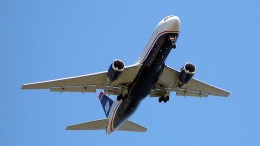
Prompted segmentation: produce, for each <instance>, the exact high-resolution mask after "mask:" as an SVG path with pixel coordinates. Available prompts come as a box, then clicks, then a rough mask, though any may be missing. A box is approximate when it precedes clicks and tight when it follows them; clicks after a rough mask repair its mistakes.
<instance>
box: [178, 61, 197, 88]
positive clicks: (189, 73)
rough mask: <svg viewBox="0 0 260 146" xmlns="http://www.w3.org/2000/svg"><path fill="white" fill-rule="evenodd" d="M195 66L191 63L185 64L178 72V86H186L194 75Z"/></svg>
mask: <svg viewBox="0 0 260 146" xmlns="http://www.w3.org/2000/svg"><path fill="white" fill-rule="evenodd" d="M195 70H196V68H195V65H193V64H192V63H189V62H188V63H186V64H185V65H184V66H183V67H182V68H181V71H180V74H179V81H180V84H179V86H183V85H184V84H187V83H188V82H189V81H190V79H191V78H192V77H193V75H194V74H195Z"/></svg>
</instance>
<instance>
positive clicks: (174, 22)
mask: <svg viewBox="0 0 260 146" xmlns="http://www.w3.org/2000/svg"><path fill="white" fill-rule="evenodd" d="M166 23H168V24H169V25H168V26H169V28H170V29H171V30H172V31H180V28H181V21H180V18H179V17H178V16H172V17H170V18H169V19H168V20H167V22H166Z"/></svg>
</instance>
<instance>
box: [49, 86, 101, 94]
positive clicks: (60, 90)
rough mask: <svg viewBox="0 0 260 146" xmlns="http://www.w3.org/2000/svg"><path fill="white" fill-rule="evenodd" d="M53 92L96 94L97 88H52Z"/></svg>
mask: <svg viewBox="0 0 260 146" xmlns="http://www.w3.org/2000/svg"><path fill="white" fill-rule="evenodd" d="M50 91H52V92H82V93H83V92H96V86H75V87H73V86H72V87H51V88H50Z"/></svg>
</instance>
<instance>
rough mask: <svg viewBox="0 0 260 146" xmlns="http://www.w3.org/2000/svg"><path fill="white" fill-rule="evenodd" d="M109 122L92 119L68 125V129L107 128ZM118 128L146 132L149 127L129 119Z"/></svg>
mask: <svg viewBox="0 0 260 146" xmlns="http://www.w3.org/2000/svg"><path fill="white" fill-rule="evenodd" d="M108 122H109V120H108V119H101V120H97V121H91V122H86V123H81V124H76V125H72V126H68V127H67V128H66V130H105V129H106V128H107V125H108ZM117 130H119V131H131V132H146V130H147V128H145V127H143V126H141V125H138V124H136V123H134V122H131V121H128V120H127V121H126V122H125V123H124V124H123V125H122V126H121V127H119V129H117Z"/></svg>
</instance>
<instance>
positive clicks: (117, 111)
mask: <svg viewBox="0 0 260 146" xmlns="http://www.w3.org/2000/svg"><path fill="white" fill-rule="evenodd" d="M180 27H181V23H180V19H179V17H178V16H173V15H171V16H167V17H165V18H163V19H162V20H161V21H160V22H159V24H158V25H157V26H156V28H155V30H154V32H153V34H152V36H151V38H150V40H149V41H148V43H147V45H146V46H145V48H144V50H143V52H142V54H141V56H140V57H139V59H138V60H137V62H136V63H135V64H133V65H130V66H126V67H125V65H124V63H123V61H121V60H119V59H116V60H114V61H113V62H112V64H111V65H110V66H109V68H108V71H103V72H98V73H93V74H87V75H81V76H74V77H68V78H62V79H56V80H49V81H42V82H35V83H29V84H24V85H22V89H49V90H50V91H53V92H82V93H84V92H96V90H97V89H101V90H103V91H104V92H100V94H99V96H98V98H99V100H100V102H101V104H102V107H103V110H104V112H105V115H106V118H105V119H101V120H96V121H91V122H86V123H81V124H76V125H72V126H68V127H67V128H66V129H67V130H106V134H111V133H112V132H113V131H115V130H119V131H133V132H145V131H146V130H147V128H145V127H143V126H141V125H139V124H136V123H134V122H132V121H130V120H129V118H130V117H131V115H133V114H134V112H135V111H136V110H137V108H138V106H139V105H140V103H141V101H143V99H145V98H146V97H147V96H148V95H149V96H150V97H158V101H159V102H164V103H166V102H167V101H169V97H170V92H175V93H176V95H177V96H193V97H199V98H202V97H208V96H209V95H213V96H222V97H228V96H229V95H230V92H228V91H226V90H223V89H220V88H217V87H214V86H212V85H209V84H207V83H205V82H202V81H200V80H197V79H195V78H193V76H194V74H195V70H196V67H195V65H194V64H192V63H190V62H187V63H186V64H185V65H184V66H183V67H182V68H181V69H180V70H179V71H178V70H175V69H173V68H170V67H169V66H167V65H165V60H166V58H167V56H168V55H169V53H170V52H171V50H174V49H175V48H176V42H177V40H178V37H179V34H180ZM110 95H116V96H117V97H116V99H115V100H113V99H112V98H110V97H109V96H110Z"/></svg>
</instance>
